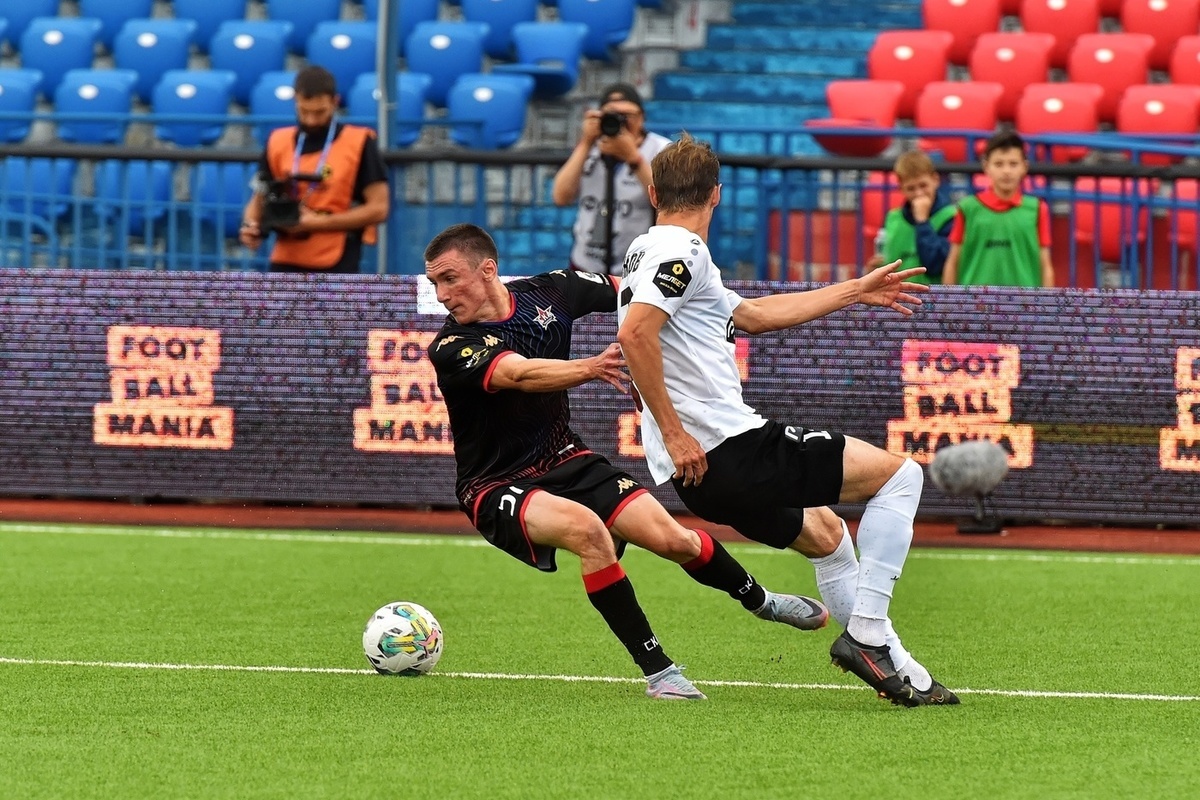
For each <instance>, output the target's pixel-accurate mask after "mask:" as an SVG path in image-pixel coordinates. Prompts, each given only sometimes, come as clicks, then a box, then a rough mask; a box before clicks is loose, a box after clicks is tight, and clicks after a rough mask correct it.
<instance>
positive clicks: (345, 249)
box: [238, 66, 389, 273]
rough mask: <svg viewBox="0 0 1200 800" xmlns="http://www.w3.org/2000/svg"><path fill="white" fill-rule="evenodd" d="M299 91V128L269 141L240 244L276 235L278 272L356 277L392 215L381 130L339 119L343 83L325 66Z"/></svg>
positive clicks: (300, 82)
mask: <svg viewBox="0 0 1200 800" xmlns="http://www.w3.org/2000/svg"><path fill="white" fill-rule="evenodd" d="M294 86H295V90H296V121H297V124H296V125H292V126H288V127H286V128H278V129H276V130H274V131H272V132H271V135H270V137H269V138H268V139H267V147H266V150H265V151H264V152H263V157H262V159H261V161H260V163H259V172H258V180H257V182H256V183H257V187H256V191H255V193H254V194H253V195H252V196H251V197H250V201H249V202H248V203H246V208H245V210H244V211H243V212H242V228H241V232H240V235H239V236H238V239H239V240H240V241H241V243H242V244H244V245H245V246H246V247H250V248H255V249H257V248H258V247H259V246H260V245H262V241H263V238H264V236H266V234H267V233H269V232H270V231H272V230H273V231H275V233H276V234H277V235H276V241H275V247H274V249H273V250H272V251H271V272H301V273H303V272H339V273H356V272H358V271H359V261H360V260H361V255H362V245H363V244H364V243H366V244H374V242H375V226H376V225H377V224H379V223H381V222H383V221H384V220H385V219H387V215H388V196H389V192H388V182H387V170H386V168H385V167H384V165H383V158H382V156H381V155H380V153H379V146H378V144H377V143H376V141H375V132H374V131H372V130H371V129H369V128H363V127H360V126H357V125H345V124H341V123H337V122H335V121H334V113H335V112H336V111H337V109H338V105H339V97H338V92H337V82H336V81H335V80H334V77H333V75H332V74H330V72H329V71H328V70H326V69H325V68H323V67H318V66H310V67H306V68H305V69H302V70H301V71H300V72H299V73H297V75H296V83H295V84H294Z"/></svg>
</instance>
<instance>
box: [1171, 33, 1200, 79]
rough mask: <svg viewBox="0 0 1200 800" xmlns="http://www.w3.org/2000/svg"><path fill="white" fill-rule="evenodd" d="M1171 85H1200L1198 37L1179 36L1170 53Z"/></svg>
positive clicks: (1199, 40)
mask: <svg viewBox="0 0 1200 800" xmlns="http://www.w3.org/2000/svg"><path fill="white" fill-rule="evenodd" d="M1169 72H1170V74H1171V82H1172V83H1192V84H1196V85H1200V36H1195V35H1193V36H1181V37H1180V38H1179V41H1177V42H1176V43H1175V49H1174V50H1172V51H1171V63H1170V66H1169Z"/></svg>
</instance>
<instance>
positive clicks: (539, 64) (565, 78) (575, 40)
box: [492, 22, 588, 99]
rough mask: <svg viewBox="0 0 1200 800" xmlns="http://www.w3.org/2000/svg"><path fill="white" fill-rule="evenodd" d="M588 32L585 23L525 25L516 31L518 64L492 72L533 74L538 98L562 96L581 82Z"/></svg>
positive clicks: (514, 29) (495, 66)
mask: <svg viewBox="0 0 1200 800" xmlns="http://www.w3.org/2000/svg"><path fill="white" fill-rule="evenodd" d="M587 32H588V27H587V26H586V25H584V24H583V23H582V22H522V23H520V24H519V25H516V26H515V27H514V28H513V42H514V43H515V44H516V46H517V61H516V63H514V64H494V65H493V66H492V72H503V73H519V74H523V75H529V76H531V77H532V78H533V79H534V88H533V92H534V95H535V96H536V97H538V98H542V99H552V98H555V97H561V96H562V95H564V94H566V93H567V92H569V91H571V89H573V88H575V84H576V83H577V82H578V80H579V59H580V58H581V57H582V56H583V39H584V37H585V36H587Z"/></svg>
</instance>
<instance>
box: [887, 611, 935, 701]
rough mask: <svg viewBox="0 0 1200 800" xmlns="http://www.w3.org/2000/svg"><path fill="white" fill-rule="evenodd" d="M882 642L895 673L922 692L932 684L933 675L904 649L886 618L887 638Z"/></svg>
mask: <svg viewBox="0 0 1200 800" xmlns="http://www.w3.org/2000/svg"><path fill="white" fill-rule="evenodd" d="M884 643H885V644H886V645H887V646H888V651H889V652H888V654H889V655H890V656H891V658H892V666H893V667H895V668H896V674H897V675H899V676H900V677H901V678H902V679H903V678H908V681H909V683H911V684H912V685H913V687H915V688H917V689H920V690H921V691H922V692H924V691H928V690H929V687H930V686H932V685H933V676H932V675H930V674H929V670H927V669H925V667H924V666H922V665H921V662H919V661H917V660H916V659H915V658H913V657H912V653H910V652H908V651H907V650H905V649H904V645H903V644H901V643H900V637H899V636H897V635H896V630H895V629H894V628H893V627H892V622H891V620H888V623H887V639H886V641H885V642H884Z"/></svg>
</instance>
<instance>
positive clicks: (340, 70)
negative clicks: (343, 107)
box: [305, 22, 376, 94]
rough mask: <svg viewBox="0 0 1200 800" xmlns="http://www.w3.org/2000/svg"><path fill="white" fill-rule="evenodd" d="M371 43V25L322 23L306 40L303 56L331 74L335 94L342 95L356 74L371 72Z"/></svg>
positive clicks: (372, 37)
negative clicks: (335, 86)
mask: <svg viewBox="0 0 1200 800" xmlns="http://www.w3.org/2000/svg"><path fill="white" fill-rule="evenodd" d="M375 40H376V25H375V23H373V22H322V23H321V24H319V25H317V29H316V30H315V31H313V33H312V36H310V37H308V48H307V50H306V51H305V54H306V56H307V58H308V60H309V61H310V62H312V63H313V64H320V65H321V66H322V67H324V68H325V69H327V70H329V71H330V72H332V73H333V77H334V78H335V79H336V80H337V87H338V93H339V94H344V93H346V92H348V91H350V87H352V86H354V82H355V81H356V80H358V76H359V75H362V74H363V73H364V72H372V71H374V69H375Z"/></svg>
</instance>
